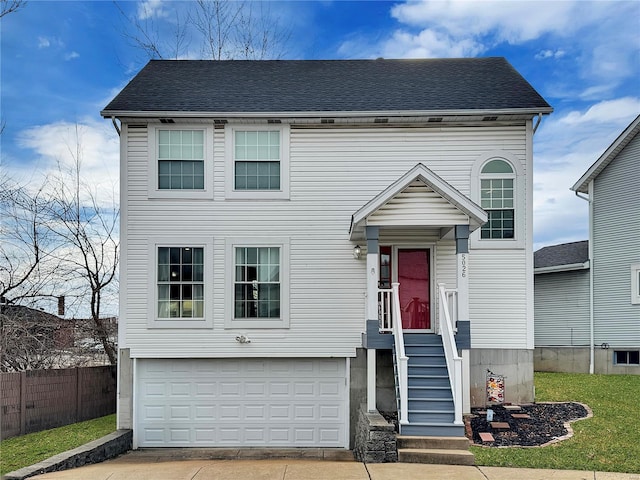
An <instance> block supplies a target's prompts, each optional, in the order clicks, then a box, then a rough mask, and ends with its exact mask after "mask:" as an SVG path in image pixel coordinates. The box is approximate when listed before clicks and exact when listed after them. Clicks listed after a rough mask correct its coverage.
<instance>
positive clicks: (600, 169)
mask: <svg viewBox="0 0 640 480" xmlns="http://www.w3.org/2000/svg"><path fill="white" fill-rule="evenodd" d="M639 131H640V116H638V117H636V119H635V120H634V121H633V122H631V124H630V125H629V126H628V127H627V128H626V129H625V130H624V132H622V134H621V135H620V136H619V137H618V138H617V139H616V140H615V141H614V142H613V143H612V144H611V146H610V147H609V148H608V149H607V150H606V151H605V152H604V153H603V154H602V155H601V156H600V158H598V160H596V162H595V163H594V164H593V165H592V166H591V167H590V168H589V169H588V170H587V171H586V172H585V174H584V175H583V176H582V177H581V178H580V179H579V180H578V181H577V182H576V184H575V185H574V186H573V187H571V189H572V190H574V191H575V192H576V194H578V195H580V196H582V195H581V194H586V195H587V196H586V197H582V198H585V199H586V200H588V202H589V237H590V238H589V241H588V242H587V241H584V242H576V243H573V244H565V245H555V246H552V247H545V248H543V249H541V250H538V251H537V252H536V253H535V274H536V278H535V288H536V290H535V297H536V300H535V305H536V313H535V321H536V324H535V339H536V353H535V366H536V369H537V370H551V371H569V372H585V373H586V372H591V373H635V374H640V135H638V132H639Z"/></svg>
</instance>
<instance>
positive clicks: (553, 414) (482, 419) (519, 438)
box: [471, 403, 588, 447]
mask: <svg viewBox="0 0 640 480" xmlns="http://www.w3.org/2000/svg"><path fill="white" fill-rule="evenodd" d="M489 408H491V409H492V410H493V412H494V413H493V422H506V423H508V424H509V429H498V428H492V427H491V425H490V424H489V422H487V418H486V417H487V415H486V409H485V408H483V409H479V408H474V409H472V411H471V413H472V415H473V416H472V417H471V430H472V432H473V443H475V444H478V445H485V446H491V447H516V446H529V447H532V446H537V445H542V444H545V443H547V442H550V441H551V440H554V439H556V438H558V437H562V436H564V435H566V434H567V433H568V432H567V429H566V428H565V427H564V424H565V423H566V422H568V421H569V420H577V419H579V418H585V417H586V416H587V415H588V413H587V410H586V409H585V408H584V407H583V406H582V405H580V404H579V403H536V404H530V405H522V406H521V410H518V411H515V410H512V411H509V410H507V409H505V407H504V406H502V405H497V406H492V407H489ZM518 413H524V414H528V415H529V416H530V417H531V418H514V417H513V416H512V415H513V414H518ZM481 432H488V433H491V435H493V437H494V439H495V441H493V442H483V441H482V440H480V435H479V434H480V433H481Z"/></svg>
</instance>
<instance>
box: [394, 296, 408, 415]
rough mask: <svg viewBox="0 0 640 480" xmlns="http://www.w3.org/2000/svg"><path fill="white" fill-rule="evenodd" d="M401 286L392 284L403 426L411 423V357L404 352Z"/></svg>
mask: <svg viewBox="0 0 640 480" xmlns="http://www.w3.org/2000/svg"><path fill="white" fill-rule="evenodd" d="M399 287H400V284H399V283H393V284H392V291H393V295H392V304H393V310H392V312H393V320H394V321H393V340H394V342H395V347H396V362H397V366H398V390H399V391H400V411H399V412H398V421H399V422H400V423H401V424H408V423H409V383H408V377H409V357H407V354H406V353H405V350H404V334H403V332H402V317H401V313H400V296H399V293H398V290H399Z"/></svg>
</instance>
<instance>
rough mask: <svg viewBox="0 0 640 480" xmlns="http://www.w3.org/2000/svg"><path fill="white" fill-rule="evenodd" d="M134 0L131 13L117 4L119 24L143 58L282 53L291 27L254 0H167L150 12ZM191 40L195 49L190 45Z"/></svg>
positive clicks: (244, 56)
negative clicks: (157, 8) (135, 5)
mask: <svg viewBox="0 0 640 480" xmlns="http://www.w3.org/2000/svg"><path fill="white" fill-rule="evenodd" d="M137 5H138V6H139V8H138V9H137V11H136V12H135V13H133V14H127V12H126V11H125V9H124V8H123V7H122V6H121V5H120V4H118V3H116V7H117V8H118V11H119V12H120V15H121V18H122V20H123V24H124V28H123V36H124V37H125V38H126V39H127V40H128V41H129V42H130V44H131V45H132V46H133V47H134V48H137V49H138V50H140V51H141V52H142V53H143V54H144V55H145V56H146V57H147V58H148V59H169V58H176V59H177V58H196V57H197V58H202V59H206V60H230V59H245V60H263V59H266V58H281V57H282V55H283V53H284V47H285V46H286V44H287V43H288V42H289V38H290V32H289V31H288V30H287V29H286V28H285V27H283V26H282V25H281V24H280V21H279V19H278V18H277V17H275V16H274V15H272V14H271V10H270V8H269V7H263V5H262V3H260V7H259V10H256V7H255V2H251V1H246V2H245V1H229V0H196V1H194V2H173V3H169V2H167V3H166V4H163V7H162V10H154V11H150V10H149V9H148V8H147V4H146V3H140V2H139V3H137ZM169 9H173V15H170V14H169V13H168V11H169ZM181 12H182V14H181ZM169 19H171V20H169ZM167 39H171V41H167ZM192 40H193V42H194V43H195V48H196V51H190V50H189V45H190V43H191V41H192Z"/></svg>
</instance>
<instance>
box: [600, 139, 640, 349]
mask: <svg viewBox="0 0 640 480" xmlns="http://www.w3.org/2000/svg"><path fill="white" fill-rule="evenodd" d="M639 159H640V135H636V137H635V138H634V139H633V140H631V142H629V144H627V146H626V147H625V148H624V149H623V150H622V151H621V152H620V153H619V154H618V155H617V157H616V158H614V159H613V161H612V162H611V163H610V164H609V165H608V166H607V167H606V168H605V169H604V170H603V171H602V172H601V173H600V174H599V175H598V176H597V177H596V178H595V180H594V183H593V185H594V190H595V191H594V192H593V233H592V235H593V262H592V268H593V279H594V281H593V295H594V298H593V301H594V302H593V303H594V305H593V308H594V322H595V344H596V345H600V344H601V343H608V344H609V345H610V347H612V348H613V347H623V349H626V348H624V347H628V346H629V345H640V305H639V304H632V303H631V301H630V291H631V277H630V274H629V271H630V266H631V265H632V264H636V263H640V213H639V212H640V194H639V193H638V192H640V168H638V164H639V163H638V162H639Z"/></svg>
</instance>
